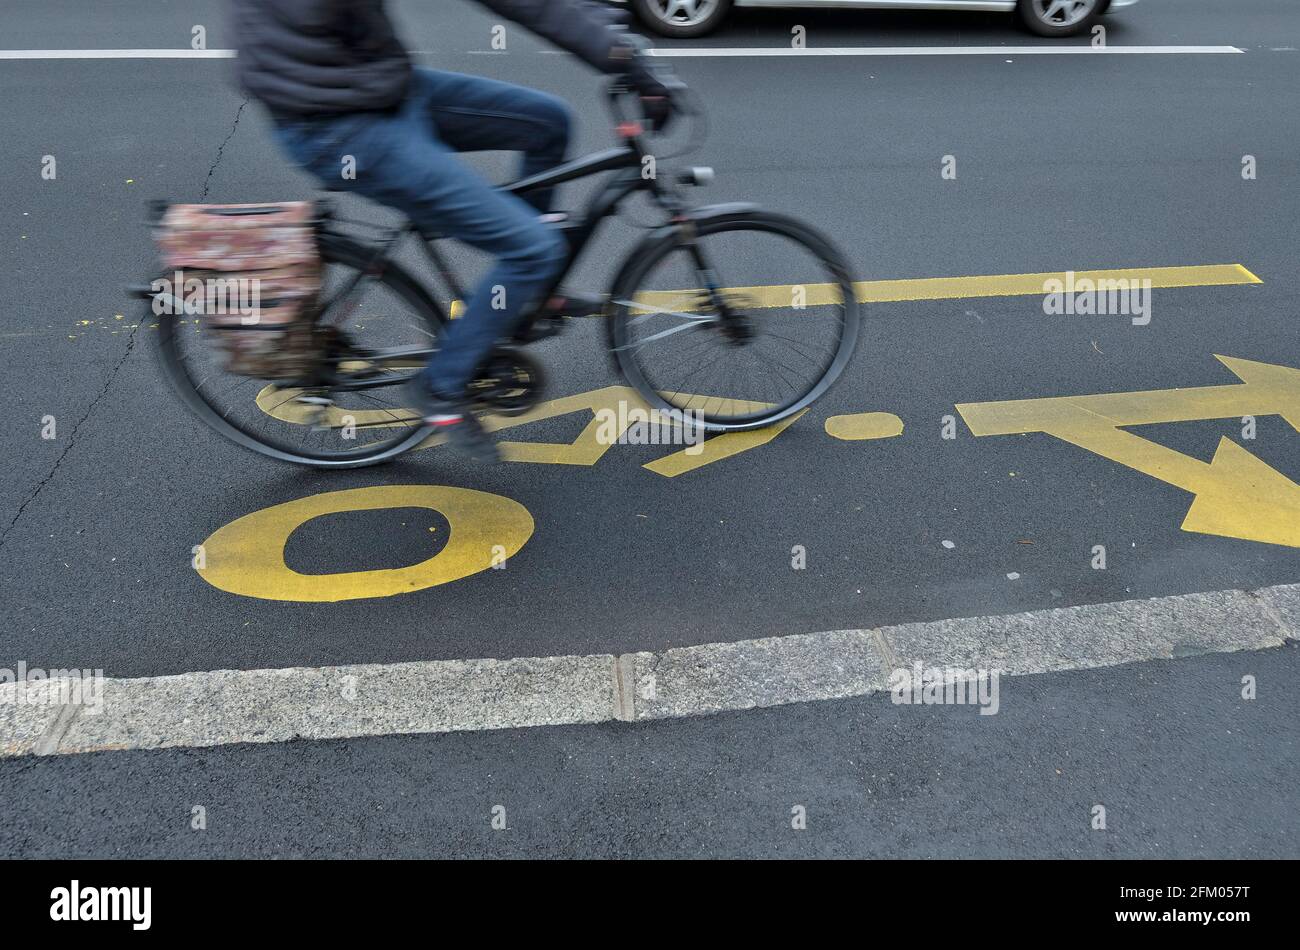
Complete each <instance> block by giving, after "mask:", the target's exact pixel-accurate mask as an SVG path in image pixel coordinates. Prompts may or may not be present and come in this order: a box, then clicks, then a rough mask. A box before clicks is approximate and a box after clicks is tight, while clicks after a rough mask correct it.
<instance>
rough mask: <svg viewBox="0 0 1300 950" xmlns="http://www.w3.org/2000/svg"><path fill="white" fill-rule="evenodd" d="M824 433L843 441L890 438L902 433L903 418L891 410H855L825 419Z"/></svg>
mask: <svg viewBox="0 0 1300 950" xmlns="http://www.w3.org/2000/svg"><path fill="white" fill-rule="evenodd" d="M826 434H827V435H829V436H830V437H831V438H833V439H840V440H842V441H844V442H861V441H864V440H866V439H892V438H893V437H894V436H896V435H902V434H903V420H902V419H900V418H898V416H896V415H894V414H893V413H892V412H855V413H851V414H850V415H847V416H831V417H830V418H829V419H827V420H826Z"/></svg>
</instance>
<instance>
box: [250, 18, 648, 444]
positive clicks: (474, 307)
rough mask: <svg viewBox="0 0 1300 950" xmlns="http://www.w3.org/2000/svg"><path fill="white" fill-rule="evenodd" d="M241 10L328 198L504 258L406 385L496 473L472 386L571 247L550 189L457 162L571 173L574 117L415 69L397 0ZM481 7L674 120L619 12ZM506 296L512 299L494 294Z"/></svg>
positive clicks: (288, 128)
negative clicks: (496, 157) (390, 213)
mask: <svg viewBox="0 0 1300 950" xmlns="http://www.w3.org/2000/svg"><path fill="white" fill-rule="evenodd" d="M231 2H232V5H233V8H234V28H235V36H236V46H237V48H238V59H237V60H236V69H237V73H238V77H239V82H240V85H242V86H243V88H244V89H245V90H246V91H247V92H248V94H249V95H251V96H252V97H253V98H255V99H257V100H259V101H260V102H262V103H263V104H264V105H265V106H266V107H267V109H268V110H269V111H270V113H271V116H272V118H273V120H274V122H275V132H276V137H277V138H278V140H279V141H280V144H281V145H282V146H283V147H284V149H285V151H287V152H288V153H289V155H290V156H292V158H293V159H294V160H295V161H297V163H298V164H299V165H301V166H302V167H303V168H305V169H306V170H308V171H310V172H311V173H312V174H314V175H315V176H316V177H317V178H319V179H321V180H322V181H323V182H326V183H327V184H329V186H330V187H335V188H346V189H347V190H351V191H356V192H357V193H359V194H362V195H365V196H366V197H368V198H372V199H374V200H375V201H378V202H380V203H382V204H385V205H388V206H390V207H393V208H396V209H397V210H399V211H401V212H402V213H404V214H405V215H406V216H407V217H409V218H410V219H411V220H412V221H413V222H415V224H416V226H417V227H418V228H419V229H420V230H421V231H422V232H424V233H426V234H430V235H433V234H446V235H449V236H451V237H455V238H459V239H460V240H462V241H465V242H466V243H468V244H471V245H473V246H474V247H477V248H479V249H481V250H483V251H486V252H487V253H489V254H492V255H493V256H495V258H496V263H495V264H494V266H493V267H492V268H491V269H490V270H489V272H488V274H487V276H485V277H484V278H483V280H482V281H481V282H480V283H479V285H478V286H477V287H476V288H475V289H474V290H473V292H472V293H471V294H470V295H469V299H468V300H467V301H466V303H465V312H464V314H463V315H462V316H461V318H460V319H458V320H455V321H453V322H452V323H451V324H450V325H449V327H448V329H447V331H446V333H445V334H444V335H443V337H442V338H441V339H440V340H439V341H438V350H437V352H436V353H435V354H434V355H433V357H432V359H430V361H429V365H428V368H427V369H426V370H425V372H424V374H423V375H422V376H421V377H419V378H418V379H417V380H415V381H414V382H413V383H412V384H411V385H410V386H409V387H408V391H409V394H410V397H411V401H412V402H413V403H414V408H416V409H418V410H419V411H421V412H422V413H423V414H424V416H425V420H426V422H427V423H428V424H430V425H434V426H437V427H438V428H439V429H440V430H441V431H443V432H445V433H446V435H447V437H448V440H449V442H450V444H451V445H452V446H453V447H456V448H458V449H459V450H461V451H462V452H464V453H465V454H466V455H469V456H470V457H471V458H475V459H478V460H483V461H489V460H495V459H496V457H497V453H496V446H495V445H494V444H493V443H492V441H491V439H490V438H489V436H488V435H487V433H486V432H484V430H483V428H482V426H481V425H480V424H479V422H478V420H477V419H476V418H475V417H474V415H473V413H472V412H471V411H470V405H469V400H468V397H467V395H466V387H467V386H468V384H469V383H470V381H471V380H472V379H473V378H474V376H475V373H476V371H477V370H478V369H479V367H480V366H481V365H482V363H483V361H484V360H485V358H486V357H487V356H488V354H489V353H490V352H491V350H492V347H493V345H494V344H495V343H496V341H497V340H498V339H500V338H502V337H504V336H506V335H507V334H508V333H509V332H510V331H511V330H512V329H513V328H514V327H515V325H516V324H517V323H518V322H519V320H520V319H521V317H523V316H525V315H527V314H528V313H529V311H530V310H531V309H532V308H533V307H534V306H535V305H537V304H538V303H540V301H539V299H538V298H539V297H540V296H541V295H542V294H543V293H545V292H546V289H547V288H548V287H549V286H550V284H551V282H552V281H553V280H554V278H555V276H556V274H557V273H558V271H559V268H560V267H561V265H562V264H563V261H564V257H565V244H564V239H563V237H562V236H561V235H560V233H559V232H558V231H557V230H556V229H555V228H554V227H552V226H550V225H549V224H548V221H547V219H546V218H545V217H542V216H544V215H546V213H547V212H549V211H550V209H551V201H552V198H553V194H552V193H551V192H550V191H545V192H540V193H533V194H531V195H529V197H528V199H527V200H525V199H523V198H519V197H515V196H513V195H509V194H504V193H502V192H500V191H497V190H496V189H494V188H493V187H492V186H491V185H490V184H488V183H487V182H486V181H485V180H484V179H482V178H481V177H480V176H479V175H477V174H476V173H475V172H474V171H473V170H471V169H470V168H469V167H468V166H467V165H465V164H463V163H462V162H461V161H460V160H459V159H457V158H456V153H457V152H468V151H480V150H487V149H503V150H509V151H519V152H522V153H523V156H522V169H521V173H522V174H523V175H530V174H534V173H536V172H540V171H543V170H545V169H547V168H550V167H552V166H554V165H557V164H559V163H560V162H562V161H563V160H564V157H565V153H566V150H567V148H568V143H569V125H570V113H569V109H568V106H567V105H566V104H565V103H564V101H563V100H561V99H558V98H556V97H554V96H551V95H548V94H547V93H543V92H538V91H536V90H534V89H528V88H525V87H522V86H515V85H511V84H509V83H504V82H498V81H496V80H493V79H483V78H481V77H478V76H465V75H461V74H458V73H450V72H443V71H441V70H435V69H425V68H423V67H415V66H412V64H411V60H410V57H409V55H408V54H407V52H406V50H405V49H404V48H403V46H402V44H401V42H400V41H399V40H398V38H397V35H396V32H395V30H394V28H393V23H392V21H391V20H390V19H389V17H388V14H387V12H386V11H385V9H384V0H231ZM477 2H479V3H481V4H482V5H483V6H486V7H488V8H490V9H492V10H494V11H496V12H497V13H499V14H501V15H502V16H504V17H507V18H509V19H511V20H514V21H515V22H517V23H519V24H521V25H523V26H525V27H527V28H528V29H530V30H532V31H533V32H535V33H537V34H538V35H539V36H542V37H543V38H545V39H547V40H550V41H551V42H552V43H554V44H556V45H557V46H560V47H562V48H564V49H566V50H568V51H569V52H571V53H573V54H575V55H577V56H578V57H580V58H581V59H583V60H585V61H586V62H587V63H589V64H590V65H592V66H594V67H596V68H597V69H599V70H601V71H603V72H606V73H613V74H620V75H623V76H624V77H625V78H626V80H627V81H628V83H629V85H630V86H631V87H632V88H633V89H634V90H635V91H636V92H637V93H638V94H639V95H640V96H641V101H642V107H643V109H644V111H645V114H646V117H647V119H649V121H650V122H651V124H652V125H654V126H662V125H664V124H666V123H667V121H668V120H669V119H670V118H671V115H672V111H673V101H672V88H670V87H671V86H672V85H673V83H672V81H671V80H669V79H666V78H664V75H663V73H661V72H659V71H658V70H651V69H650V68H649V67H648V66H647V65H646V64H645V62H644V60H642V59H641V58H640V57H639V56H637V54H636V52H637V47H636V46H634V45H633V43H632V42H631V41H630V40H629V39H628V38H627V37H626V36H625V35H623V34H621V33H619V32H618V31H616V30H615V29H614V28H613V27H614V21H613V19H612V16H611V14H610V12H609V11H608V9H607V8H603V7H598V6H595V5H593V4H592V3H590V2H588V0H477ZM657 72H659V74H658V75H656V73H657ZM344 156H351V161H354V162H355V166H353V167H354V170H355V176H354V177H348V178H344V177H343V170H344V168H345V164H344V162H345V159H344ZM498 286H499V287H501V288H504V295H502V294H500V293H498V294H496V295H494V294H493V288H495V287H498ZM494 296H495V299H494ZM494 304H496V305H497V306H496V307H494V306H493V305H494Z"/></svg>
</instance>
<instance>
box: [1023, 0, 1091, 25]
mask: <svg viewBox="0 0 1300 950" xmlns="http://www.w3.org/2000/svg"><path fill="white" fill-rule="evenodd" d="M1096 6H1097V0H1034V13H1035V15H1037V17H1038V19H1039V20H1040V21H1042V22H1043V23H1045V24H1047V25H1048V26H1074V25H1075V24H1076V23H1080V22H1082V21H1083V20H1085V19H1087V17H1088V15H1089V14H1091V13H1092V11H1093V10H1094V9H1095V8H1096Z"/></svg>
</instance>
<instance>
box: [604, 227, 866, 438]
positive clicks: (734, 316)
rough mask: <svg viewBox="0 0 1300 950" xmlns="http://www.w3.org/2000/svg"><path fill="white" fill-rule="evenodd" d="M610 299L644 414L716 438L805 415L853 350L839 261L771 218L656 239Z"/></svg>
mask: <svg viewBox="0 0 1300 950" xmlns="http://www.w3.org/2000/svg"><path fill="white" fill-rule="evenodd" d="M610 297H611V306H612V308H613V310H612V321H611V325H610V332H611V335H612V341H613V348H614V356H615V358H616V360H617V362H618V365H619V369H620V370H621V371H622V373H623V375H624V377H625V378H626V379H627V380H628V382H629V383H630V384H631V385H632V386H633V388H635V389H636V390H637V392H638V393H639V394H640V395H641V397H642V399H644V400H645V401H646V403H647V404H648V405H649V406H650V407H651V408H654V409H657V410H659V411H660V412H667V413H669V414H670V415H669V418H674V419H679V420H683V421H684V422H686V423H689V424H691V425H695V426H698V427H700V428H704V429H709V430H714V431H741V430H745V429H757V428H761V427H763V426H767V425H771V424H773V423H775V422H778V421H780V420H781V419H784V418H787V417H788V416H790V415H793V414H794V413H796V412H799V411H800V410H802V409H804V408H806V407H807V406H809V405H810V404H812V402H813V401H814V400H816V399H818V398H819V397H820V396H821V395H823V394H824V393H825V392H826V391H827V390H828V389H829V388H830V387H831V385H832V384H833V383H834V382H835V380H836V379H837V378H839V375H840V374H841V373H842V372H843V371H844V368H845V366H847V365H848V362H849V360H850V359H851V358H852V356H853V348H854V346H855V345H856V343H857V336H858V308H857V301H856V298H855V296H854V291H853V282H852V279H851V277H850V275H849V269H848V266H847V264H846V263H845V261H844V259H843V257H842V256H841V255H840V254H839V252H838V251H836V250H835V248H834V247H833V246H832V245H831V244H830V242H828V241H827V240H826V239H825V238H823V237H822V236H821V235H820V234H818V233H817V232H816V231H814V230H812V229H811V228H809V227H807V226H806V225H804V224H802V223H800V222H798V221H796V220H794V219H793V218H788V217H785V216H784V215H778V214H772V213H769V212H763V211H753V212H748V213H744V214H738V215H730V216H728V217H726V218H719V219H718V220H716V221H703V222H701V223H700V224H699V226H698V229H697V230H696V232H695V234H694V236H693V237H691V238H686V237H684V236H682V235H678V234H674V235H671V236H669V237H665V238H663V239H662V240H660V242H659V243H658V244H655V245H652V246H651V247H650V248H649V249H648V250H646V251H644V252H643V253H640V254H639V255H638V257H637V258H636V259H635V260H634V261H633V262H632V263H631V264H630V265H629V266H627V267H625V269H624V271H623V272H622V273H621V274H620V275H619V277H618V278H617V279H616V280H615V285H614V287H613V288H612V289H611V294H610Z"/></svg>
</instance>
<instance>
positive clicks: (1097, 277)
mask: <svg viewBox="0 0 1300 950" xmlns="http://www.w3.org/2000/svg"><path fill="white" fill-rule="evenodd" d="M1071 273H1072V274H1073V281H1074V283H1075V285H1076V286H1077V285H1078V284H1079V282H1080V281H1083V280H1091V281H1094V282H1096V281H1119V280H1128V281H1138V282H1139V283H1140V282H1142V281H1147V280H1149V281H1151V287H1152V288H1153V289H1155V288H1166V287H1220V286H1232V285H1238V284H1261V283H1263V281H1261V280H1260V279H1259V278H1258V277H1256V276H1255V275H1254V274H1252V273H1251V272H1250V271H1249V270H1247V269H1246V268H1245V267H1243V266H1242V265H1241V264H1203V265H1194V266H1187V267H1130V268H1121V269H1115V270H1083V271H1073V272H1071ZM1049 281H1060V282H1061V283H1062V284H1064V283H1066V281H1067V273H1066V272H1065V271H1057V272H1045V273H1041V274H986V275H983V276H974V277H921V278H915V279H904V280H863V281H858V282H857V283H855V284H854V285H853V291H854V294H855V295H856V297H857V300H858V303H894V302H899V301H908V300H960V299H963V298H968V297H1029V296H1038V295H1041V294H1044V293H1047V289H1046V287H1045V285H1046V284H1047V283H1048V282H1049ZM723 292H724V293H728V294H734V295H737V296H739V297H742V298H744V302H745V303H746V304H748V305H750V306H752V307H756V308H770V307H789V308H794V307H796V306H798V304H799V303H802V305H803V306H806V307H818V306H828V305H831V304H837V303H839V302H840V300H841V294H840V290H839V285H838V284H772V285H767V286H754V287H729V288H725V289H724V291H723ZM700 293H701V291H699V290H663V291H646V292H644V293H640V294H637V296H636V298H635V300H636V302H637V303H640V304H644V305H645V306H646V307H652V308H655V309H659V310H676V311H678V312H682V313H689V312H691V311H692V310H694V309H696V308H697V307H698V299H697V297H698V295H699V294H700ZM797 294H801V295H802V298H803V299H802V300H799V299H797V296H796V295H797Z"/></svg>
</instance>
